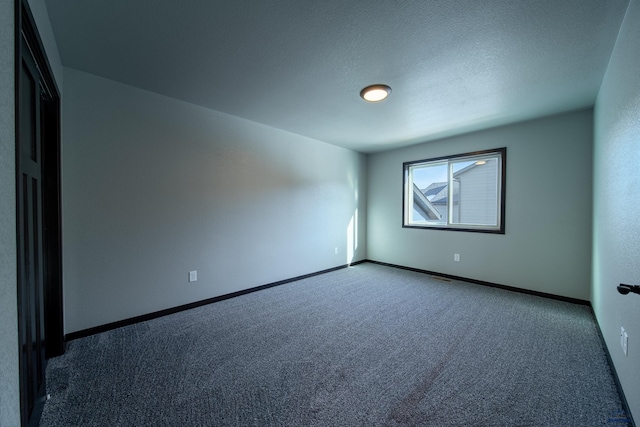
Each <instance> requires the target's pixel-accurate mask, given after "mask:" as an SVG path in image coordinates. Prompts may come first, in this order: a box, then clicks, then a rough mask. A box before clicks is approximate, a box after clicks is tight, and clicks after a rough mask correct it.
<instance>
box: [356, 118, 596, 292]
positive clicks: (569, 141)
mask: <svg viewBox="0 0 640 427" xmlns="http://www.w3.org/2000/svg"><path fill="white" fill-rule="evenodd" d="M592 141H593V133H592V111H591V110H586V111H580V112H574V113H570V114H564V115H560V116H554V117H549V118H543V119H539V120H534V121H529V122H524V123H518V124H514V125H510V126H504V127H499V128H493V129H489V130H486V131H481V132H474V133H470V134H466V135H462V136H458V137H453V138H448V139H442V140H439V141H433V142H428V143H425V144H421V145H417V146H413V147H408V148H402V149H398V150H393V151H388V152H383V153H378V154H373V155H370V156H369V171H368V176H369V183H368V188H369V197H368V203H369V205H368V228H367V231H368V233H367V236H368V237H367V241H368V246H367V256H368V258H369V259H371V260H375V261H381V262H387V263H392V264H398V265H402V266H407V267H413V268H419V269H424V270H429V271H434V272H438V273H445V274H452V275H456V276H460V277H466V278H471V279H476V280H483V281H487V282H493V283H498V284H502V285H508V286H514V287H518V288H523V289H529V290H533V291H539V292H546V293H550V294H555V295H561V296H566V297H572V298H578V299H582V300H589V298H590V280H591V275H590V267H589V266H590V263H591V249H590V248H591V200H592V193H591V189H592V186H591V168H592V160H591V155H592ZM500 147H507V163H506V168H507V179H506V191H507V192H506V215H505V216H506V224H505V228H506V233H505V234H504V235H496V234H484V233H469V232H455V231H443V230H420V229H409V228H402V185H403V184H402V164H403V162H407V161H412V160H421V159H428V158H433V157H440V156H447V155H453V154H463V153H468V152H473V151H478V150H485V149H492V148H500ZM454 253H458V254H460V257H461V261H460V262H454V260H453V255H454Z"/></svg>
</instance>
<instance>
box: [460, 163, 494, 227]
mask: <svg viewBox="0 0 640 427" xmlns="http://www.w3.org/2000/svg"><path fill="white" fill-rule="evenodd" d="M498 171H499V169H498V159H497V158H496V157H491V158H482V159H474V161H471V162H470V161H460V162H455V163H453V181H454V194H453V203H454V206H453V211H454V216H453V219H452V221H451V223H452V224H468V225H489V226H496V225H498Z"/></svg>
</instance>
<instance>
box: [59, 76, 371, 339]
mask: <svg viewBox="0 0 640 427" xmlns="http://www.w3.org/2000/svg"><path fill="white" fill-rule="evenodd" d="M64 76H65V98H64V103H63V110H64V121H63V127H64V129H65V138H64V143H63V150H64V161H63V171H64V174H63V204H64V214H63V216H64V241H63V244H64V248H65V251H64V256H65V257H64V285H65V316H66V319H65V321H66V332H67V333H69V332H74V331H78V330H82V329H86V328H90V327H94V326H98V325H102V324H105V323H109V322H114V321H117V320H122V319H126V318H131V317H134V316H138V315H142V314H146V313H151V312H154V311H158V310H162V309H166V308H171V307H175V306H178V305H182V304H187V303H191V302H195V301H200V300H203V299H207V298H211V297H216V296H219V295H224V294H228V293H231V292H236V291H239V290H243V289H247V288H251V287H255V286H259V285H264V284H267V283H271V282H276V281H280V280H283V279H288V278H292V277H296V276H299V275H304V274H308V273H313V272H316V271H321V270H324V269H328V268H332V267H336V266H340V265H344V264H347V263H348V262H353V261H357V260H362V259H364V258H365V257H366V253H365V247H366V240H365V236H366V233H365V227H366V156H365V155H363V154H358V153H355V152H353V151H350V150H346V149H343V148H339V147H336V146H333V145H329V144H326V143H323V142H319V141H315V140H312V139H309V138H305V137H301V136H299V135H294V134H291V133H288V132H284V131H280V130H277V129H274V128H270V127H267V126H264V125H259V124H257V123H253V122H250V121H247V120H243V119H239V118H236V117H232V116H229V115H225V114H222V113H218V112H215V111H212V110H208V109H205V108H202V107H198V106H195V105H192V104H188V103H185V102H182V101H177V100H175V99H171V98H167V97H164V96H160V95H157V94H154V93H151V92H147V91H144V90H141V89H137V88H134V87H131V86H126V85H123V84H119V83H116V82H113V81H110V80H106V79H104V78H101V77H97V76H94V75H91V74H87V73H84V72H80V71H77V70H74V69H69V68H65V69H64ZM356 214H357V218H356ZM335 248H338V254H337V255H336V254H335V253H334V251H335ZM190 270H197V271H198V281H197V282H195V283H188V282H187V276H188V272H189V271H190Z"/></svg>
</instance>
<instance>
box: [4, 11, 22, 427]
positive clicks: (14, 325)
mask: <svg viewBox="0 0 640 427" xmlns="http://www.w3.org/2000/svg"><path fill="white" fill-rule="evenodd" d="M13 3H14V2H13V0H0V93H1V94H2V96H0V200H1V201H2V203H0V384H1V386H0V426H17V425H19V424H20V400H19V397H20V389H19V378H18V353H19V347H18V313H17V309H18V304H17V294H16V291H17V282H16V281H17V277H16V274H17V268H16V262H17V258H16V205H15V200H16V183H15V173H16V172H15V114H14V109H15V108H14V102H15V92H14V90H15V88H14V85H15V83H14V55H15V53H14V28H15V27H14V9H13V7H14V6H13Z"/></svg>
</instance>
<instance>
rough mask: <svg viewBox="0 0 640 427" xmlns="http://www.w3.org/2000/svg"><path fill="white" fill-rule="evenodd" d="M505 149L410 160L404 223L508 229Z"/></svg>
mask: <svg viewBox="0 0 640 427" xmlns="http://www.w3.org/2000/svg"><path fill="white" fill-rule="evenodd" d="M506 152H507V151H506V148H497V149H495V150H484V151H476V152H475V153H467V154H459V155H453V156H450V157H439V158H434V159H428V160H420V161H413V162H405V163H404V165H403V168H404V194H403V201H404V204H403V215H404V219H403V226H405V227H419V228H438V229H446V230H456V231H478V232H485V233H499V234H504V210H505V202H504V180H505V176H506V174H505V167H506Z"/></svg>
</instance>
